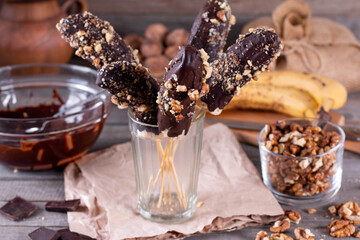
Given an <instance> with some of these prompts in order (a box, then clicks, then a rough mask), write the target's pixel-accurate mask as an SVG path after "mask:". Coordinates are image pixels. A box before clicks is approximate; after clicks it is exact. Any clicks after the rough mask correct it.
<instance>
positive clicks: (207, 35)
mask: <svg viewBox="0 0 360 240" xmlns="http://www.w3.org/2000/svg"><path fill="white" fill-rule="evenodd" d="M233 24H235V17H234V16H233V15H231V9H230V6H229V4H228V2H227V0H207V1H206V3H205V4H204V6H203V7H202V9H201V10H200V12H199V13H198V15H197V17H196V19H195V21H194V24H193V26H192V28H191V33H190V37H189V40H188V44H189V45H192V46H194V47H196V48H197V49H201V48H202V49H204V50H205V52H206V53H207V54H208V55H209V57H210V58H209V60H208V62H209V63H211V62H213V61H214V60H215V59H216V58H217V57H218V53H221V52H222V51H223V48H224V46H225V44H226V38H227V36H228V34H229V31H230V26H231V25H233Z"/></svg>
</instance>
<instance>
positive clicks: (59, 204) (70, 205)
mask: <svg viewBox="0 0 360 240" xmlns="http://www.w3.org/2000/svg"><path fill="white" fill-rule="evenodd" d="M79 205H80V199H74V200H68V201H50V202H47V203H46V205H45V209H46V210H47V211H49V212H69V211H75V210H76V209H77V208H78V206H79Z"/></svg>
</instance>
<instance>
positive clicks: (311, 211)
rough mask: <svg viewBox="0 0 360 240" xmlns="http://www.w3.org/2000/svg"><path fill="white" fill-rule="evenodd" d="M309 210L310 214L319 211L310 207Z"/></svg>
mask: <svg viewBox="0 0 360 240" xmlns="http://www.w3.org/2000/svg"><path fill="white" fill-rule="evenodd" d="M307 211H308V213H309V214H315V213H316V212H317V211H316V209H315V208H309V209H308V210H307Z"/></svg>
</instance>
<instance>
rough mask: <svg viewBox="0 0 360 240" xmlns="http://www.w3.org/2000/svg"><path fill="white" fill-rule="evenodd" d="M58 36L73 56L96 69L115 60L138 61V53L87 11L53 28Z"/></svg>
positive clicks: (112, 29) (64, 20)
mask: <svg viewBox="0 0 360 240" xmlns="http://www.w3.org/2000/svg"><path fill="white" fill-rule="evenodd" d="M56 27H57V29H58V30H59V31H60V33H61V37H62V38H63V39H64V40H65V41H67V42H68V43H69V44H70V46H71V47H73V48H76V49H77V50H76V52H75V54H76V55H78V56H80V57H82V58H84V59H86V60H87V61H89V62H91V63H92V64H93V65H94V66H95V67H96V68H97V69H100V68H101V67H103V66H104V65H106V64H108V63H111V62H115V61H137V54H136V53H134V52H133V50H132V49H131V47H129V46H127V45H126V43H125V42H124V41H123V40H122V38H121V37H120V36H119V34H117V33H116V32H115V30H114V28H113V27H112V26H111V25H110V23H109V22H107V21H104V20H102V19H100V18H98V17H97V16H94V15H93V14H91V13H90V12H84V13H81V14H73V15H70V16H68V17H67V18H63V19H61V20H60V22H59V23H58V24H57V25H56Z"/></svg>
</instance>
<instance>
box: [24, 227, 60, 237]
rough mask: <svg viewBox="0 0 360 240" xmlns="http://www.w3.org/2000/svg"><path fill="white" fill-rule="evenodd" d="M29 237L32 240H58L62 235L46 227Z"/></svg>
mask: <svg viewBox="0 0 360 240" xmlns="http://www.w3.org/2000/svg"><path fill="white" fill-rule="evenodd" d="M29 237H30V238H31V239H32V240H58V239H59V237H60V235H59V233H58V232H57V231H54V230H51V229H48V228H45V227H40V228H38V229H36V230H35V231H33V232H31V233H29Z"/></svg>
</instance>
